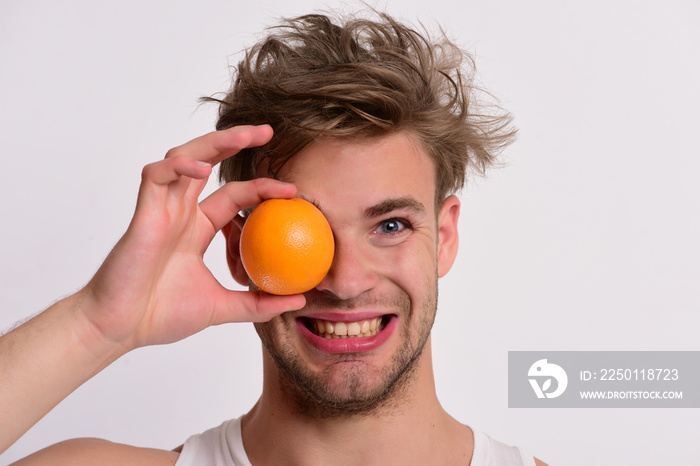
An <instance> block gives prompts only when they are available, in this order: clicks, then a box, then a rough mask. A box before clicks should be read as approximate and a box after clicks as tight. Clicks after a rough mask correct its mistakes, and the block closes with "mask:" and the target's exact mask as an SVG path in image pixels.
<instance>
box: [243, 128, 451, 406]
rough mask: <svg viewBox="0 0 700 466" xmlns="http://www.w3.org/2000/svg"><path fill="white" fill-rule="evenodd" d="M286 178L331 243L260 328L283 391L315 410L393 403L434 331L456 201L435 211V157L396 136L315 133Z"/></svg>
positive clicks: (288, 168) (291, 163) (292, 162)
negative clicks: (303, 286) (308, 278)
mask: <svg viewBox="0 0 700 466" xmlns="http://www.w3.org/2000/svg"><path fill="white" fill-rule="evenodd" d="M281 178H282V179H283V180H285V181H288V182H291V183H294V184H295V185H296V186H297V189H298V196H299V197H302V198H305V199H307V200H309V201H311V202H313V203H314V204H316V205H317V206H318V207H319V208H320V209H321V211H323V213H324V214H325V216H326V218H327V219H328V221H329V223H330V225H331V228H332V229H333V233H334V237H335V243H336V244H335V247H336V250H335V257H334V259H333V265H332V266H331V269H330V271H329V273H328V275H327V276H326V277H325V278H324V280H323V281H322V282H321V283H320V284H319V285H318V286H317V287H316V288H315V289H314V290H311V291H309V292H307V293H306V299H307V305H306V307H304V309H302V310H299V311H295V312H288V313H285V314H282V315H281V316H278V317H276V318H275V319H273V320H271V321H270V322H267V323H263V324H256V328H257V330H258V333H259V335H260V337H261V339H262V341H263V344H264V346H265V348H266V349H267V351H268V352H269V354H270V356H271V357H272V358H273V360H274V361H275V363H276V367H277V369H278V370H279V373H280V376H279V380H280V383H281V384H282V385H283V386H282V387H281V388H282V389H283V390H284V391H285V392H286V393H289V394H290V395H291V396H292V397H293V398H294V399H295V400H296V402H297V403H298V404H299V405H300V408H302V409H303V410H304V412H306V413H308V414H310V415H314V416H322V417H328V416H337V415H348V414H356V413H367V412H371V411H373V410H374V409H376V408H377V407H379V406H383V405H384V404H386V403H389V402H392V401H393V402H395V401H396V399H397V396H396V395H397V394H398V393H401V390H402V389H403V388H405V387H406V386H407V384H408V383H409V382H410V381H411V380H412V379H413V378H414V377H415V372H416V367H417V363H418V361H419V360H420V356H421V352H422V349H423V347H424V345H425V344H426V341H427V340H428V337H429V335H430V329H431V327H432V324H433V320H434V317H435V311H436V307H437V278H438V276H439V275H442V274H444V273H446V271H447V269H449V266H450V265H451V263H452V260H453V258H454V257H453V252H452V251H448V252H445V251H444V250H442V249H444V247H443V246H441V243H442V242H444V241H443V240H444V239H445V238H448V239H450V236H449V235H450V234H451V233H450V232H451V229H454V243H455V244H454V250H455V251H456V220H457V216H458V212H459V202H458V201H457V200H456V198H454V197H451V198H449V199H448V201H447V202H446V203H445V204H446V205H447V206H448V208H446V207H444V206H443V209H442V210H441V212H440V213H436V212H435V202H434V193H435V181H434V179H435V177H434V167H433V163H432V161H431V160H430V158H429V156H428V155H427V154H426V153H425V152H424V150H423V149H421V148H420V146H419V145H418V144H415V143H414V142H413V141H412V140H411V139H410V138H409V137H407V136H406V135H403V134H395V135H392V136H388V137H384V138H379V139H372V140H369V141H368V142H363V143H356V142H352V143H351V142H341V141H338V140H332V139H323V140H318V141H316V142H314V143H313V144H312V145H310V146H308V147H307V148H306V149H304V150H303V151H301V152H300V153H299V154H297V155H296V156H295V157H294V158H292V159H291V160H290V161H289V162H288V163H287V165H286V166H285V170H284V172H283V173H282V174H281ZM450 206H451V207H450ZM447 210H449V212H447ZM445 224H446V226H445ZM441 225H442V226H441ZM440 251H442V252H440ZM450 255H451V257H450ZM358 333H359V334H358ZM343 334H347V335H343Z"/></svg>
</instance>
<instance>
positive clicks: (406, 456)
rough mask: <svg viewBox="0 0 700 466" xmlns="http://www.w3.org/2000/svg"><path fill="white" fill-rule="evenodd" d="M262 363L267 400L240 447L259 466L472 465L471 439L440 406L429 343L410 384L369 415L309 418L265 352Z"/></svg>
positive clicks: (246, 423)
mask: <svg viewBox="0 0 700 466" xmlns="http://www.w3.org/2000/svg"><path fill="white" fill-rule="evenodd" d="M263 361H264V387H263V394H262V396H261V398H260V399H259V400H258V402H257V403H256V405H255V406H254V407H253V409H252V410H251V411H250V412H249V413H248V414H247V415H246V416H245V417H244V419H243V443H244V445H245V449H246V452H247V454H248V456H249V458H250V460H251V463H252V464H254V465H267V464H275V465H287V464H289V465H292V464H338V465H343V464H348V465H350V464H363V465H374V464H377V465H380V464H381V465H385V464H441V463H442V464H454V462H453V460H454V459H456V458H457V457H460V458H461V459H462V462H463V463H464V464H467V463H468V461H465V460H468V458H470V457H471V453H472V449H473V442H472V436H471V433H470V432H469V430H468V428H467V427H465V426H463V425H461V424H459V423H458V422H457V421H456V420H454V419H453V418H452V417H451V416H450V415H449V414H447V412H445V411H444V410H443V409H442V406H441V405H440V402H439V401H438V399H437V395H436V393H435V382H434V376H433V368H432V357H431V349H430V339H429V340H428V342H427V343H426V345H425V348H424V349H423V352H422V354H421V356H420V357H419V359H418V361H417V366H416V370H415V372H413V373H412V374H411V377H412V378H411V380H410V381H408V382H407V383H406V384H405V385H404V386H403V387H402V389H401V390H399V392H397V394H398V396H394V397H392V398H391V399H389V400H387V402H386V403H384V404H383V405H382V406H380V407H379V408H378V409H377V410H376V411H373V412H372V413H370V414H358V415H353V416H341V417H329V418H314V417H310V416H308V415H307V414H306V413H304V412H302V411H300V410H298V409H296V404H295V403H294V402H293V401H292V400H290V397H291V396H292V395H291V394H289V392H288V390H285V389H283V388H282V387H283V386H284V385H283V384H282V383H281V379H280V377H281V376H280V374H279V372H278V370H277V368H276V366H275V364H274V362H273V361H272V359H271V358H270V356H269V355H268V354H267V352H264V357H263ZM446 439H453V441H451V442H448V443H446V442H445V440H446ZM438 444H439V445H441V447H440V449H439V450H436V449H435V448H434V446H435V445H438ZM444 445H448V447H450V448H444V447H443V446H444ZM440 455H445V457H444V458H443V459H444V461H440V460H439V459H438V458H439V457H440ZM451 461H452V463H450V462H451Z"/></svg>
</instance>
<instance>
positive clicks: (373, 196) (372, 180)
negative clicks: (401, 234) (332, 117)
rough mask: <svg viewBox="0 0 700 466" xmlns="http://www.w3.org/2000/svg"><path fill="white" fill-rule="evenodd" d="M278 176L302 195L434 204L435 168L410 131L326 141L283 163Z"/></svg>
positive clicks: (307, 148)
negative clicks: (403, 198) (400, 199)
mask: <svg viewBox="0 0 700 466" xmlns="http://www.w3.org/2000/svg"><path fill="white" fill-rule="evenodd" d="M279 175H280V178H281V179H283V180H285V181H289V182H291V183H294V184H295V185H296V186H297V188H298V189H299V194H300V195H302V196H308V197H312V198H314V199H319V200H320V199H321V198H329V200H331V201H334V202H342V201H343V198H346V199H348V200H350V199H355V198H356V197H357V196H359V195H361V196H362V197H363V198H364V199H365V200H366V202H370V203H371V202H373V201H376V202H381V201H382V200H383V199H384V198H387V197H392V196H393V197H398V196H405V195H411V196H413V197H415V198H416V199H418V200H420V202H422V203H424V204H426V207H428V206H429V205H430V206H432V204H433V199H434V196H435V167H434V164H433V162H432V159H431V157H430V156H429V155H428V153H427V151H425V149H423V148H422V146H421V144H419V143H417V142H416V141H415V140H414V139H413V138H411V137H410V136H409V135H408V134H406V133H396V134H391V135H388V136H382V137H376V138H371V139H367V140H350V141H348V140H340V139H331V138H323V139H318V140H316V141H315V142H313V143H312V144H310V145H308V146H307V147H306V148H304V149H303V150H302V151H300V152H299V153H298V154H296V155H295V156H294V157H292V158H291V160H289V161H288V162H287V164H285V167H284V169H283V170H282V171H281V172H280V174H279Z"/></svg>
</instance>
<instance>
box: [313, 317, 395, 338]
mask: <svg viewBox="0 0 700 466" xmlns="http://www.w3.org/2000/svg"><path fill="white" fill-rule="evenodd" d="M381 321H382V318H381V317H376V318H374V319H365V320H360V321H356V322H331V321H328V320H321V319H312V320H311V323H312V325H311V327H312V328H313V330H314V331H315V333H316V334H317V335H319V336H321V337H324V338H348V337H360V336H362V337H371V336H373V335H376V334H377V331H378V330H379V327H380V323H381Z"/></svg>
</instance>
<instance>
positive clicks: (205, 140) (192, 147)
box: [165, 125, 272, 165]
mask: <svg viewBox="0 0 700 466" xmlns="http://www.w3.org/2000/svg"><path fill="white" fill-rule="evenodd" d="M270 139H272V128H271V127H270V125H260V126H236V127H233V128H231V129H227V130H223V131H214V132H212V133H208V134H205V135H204V136H200V137H198V138H195V139H193V140H191V141H189V142H187V143H185V144H183V145H181V146H178V147H175V148H173V149H170V150H169V151H168V153H167V154H166V155H165V158H166V159H169V158H175V157H187V158H192V159H195V160H201V161H205V162H208V163H210V164H211V165H216V164H217V163H219V162H221V161H222V160H223V159H225V158H228V157H230V156H232V155H234V154H237V153H238V152H239V151H240V150H241V149H245V148H248V147H257V146H261V145H263V144H266V143H267V142H269V141H270Z"/></svg>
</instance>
